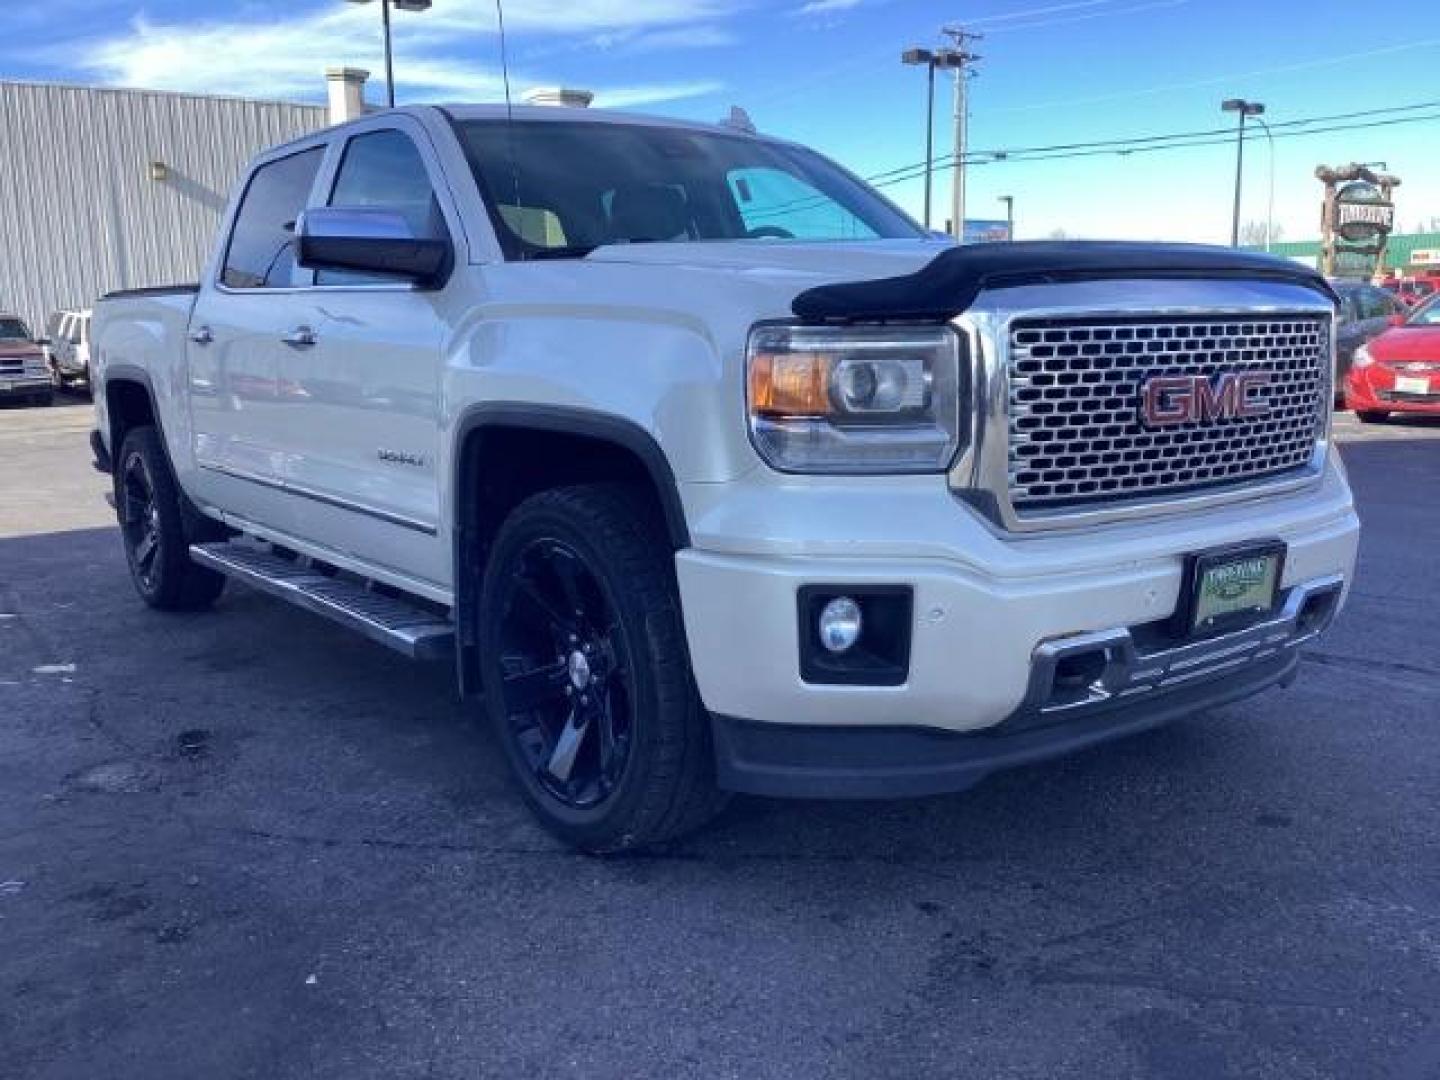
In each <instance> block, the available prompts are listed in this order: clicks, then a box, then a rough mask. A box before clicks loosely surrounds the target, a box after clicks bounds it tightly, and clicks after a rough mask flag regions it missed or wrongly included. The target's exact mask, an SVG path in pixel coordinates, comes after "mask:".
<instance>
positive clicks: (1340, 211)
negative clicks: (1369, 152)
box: [1333, 180, 1395, 243]
mask: <svg viewBox="0 0 1440 1080" xmlns="http://www.w3.org/2000/svg"><path fill="white" fill-rule="evenodd" d="M1333 206H1334V207H1335V211H1334V213H1335V221H1334V228H1335V231H1336V232H1337V233H1339V234H1340V236H1341V238H1342V239H1345V240H1348V241H1350V242H1351V243H1361V242H1363V241H1366V240H1376V239H1378V238H1380V237H1382V236H1388V235H1389V233H1390V231H1391V230H1392V229H1394V227H1395V204H1394V203H1392V202H1391V201H1390V200H1389V199H1387V198H1386V197H1385V193H1384V192H1382V191H1381V190H1380V188H1379V187H1378V186H1377V185H1375V184H1372V183H1370V182H1369V181H1366V180H1356V181H1354V182H1353V183H1349V184H1346V185H1345V186H1344V187H1342V188H1340V189H1339V190H1338V191H1336V192H1335V201H1334V203H1333Z"/></svg>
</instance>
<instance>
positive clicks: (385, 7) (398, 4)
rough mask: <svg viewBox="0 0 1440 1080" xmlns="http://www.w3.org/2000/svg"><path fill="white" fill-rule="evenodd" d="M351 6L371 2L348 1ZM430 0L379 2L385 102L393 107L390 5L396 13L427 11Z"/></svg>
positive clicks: (390, 0)
mask: <svg viewBox="0 0 1440 1080" xmlns="http://www.w3.org/2000/svg"><path fill="white" fill-rule="evenodd" d="M350 2H351V3H352V4H368V3H370V2H371V0H350ZM431 3H432V0H380V26H381V28H382V31H383V33H384V37H385V101H386V103H387V104H388V105H389V107H390V108H392V109H393V108H394V107H395V60H394V49H393V47H392V45H391V38H390V5H391V4H394V5H395V9H396V10H397V11H414V12H417V13H418V12H421V11H429V10H430V7H431Z"/></svg>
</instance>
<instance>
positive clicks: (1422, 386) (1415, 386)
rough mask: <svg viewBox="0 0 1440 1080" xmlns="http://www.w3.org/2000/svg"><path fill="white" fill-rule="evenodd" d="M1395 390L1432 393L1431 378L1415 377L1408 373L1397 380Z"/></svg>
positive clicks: (1405, 392)
mask: <svg viewBox="0 0 1440 1080" xmlns="http://www.w3.org/2000/svg"><path fill="white" fill-rule="evenodd" d="M1395 392H1396V393H1399V394H1428V393H1430V380H1429V379H1413V378H1411V377H1410V376H1408V375H1401V376H1399V377H1398V378H1397V379H1396V380H1395Z"/></svg>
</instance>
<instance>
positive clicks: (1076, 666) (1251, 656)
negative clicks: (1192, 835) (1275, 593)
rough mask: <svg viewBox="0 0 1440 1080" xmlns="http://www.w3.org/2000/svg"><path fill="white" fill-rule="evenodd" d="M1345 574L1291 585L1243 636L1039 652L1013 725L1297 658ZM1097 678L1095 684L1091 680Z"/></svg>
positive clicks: (1097, 641) (1073, 643)
mask: <svg viewBox="0 0 1440 1080" xmlns="http://www.w3.org/2000/svg"><path fill="white" fill-rule="evenodd" d="M1344 586H1345V581H1344V578H1343V577H1342V576H1341V575H1339V574H1332V575H1328V576H1326V577H1321V578H1316V579H1315V580H1312V581H1306V582H1302V583H1301V584H1298V585H1294V586H1292V587H1291V588H1290V589H1289V590H1288V591H1287V592H1286V594H1285V598H1284V602H1283V603H1282V604H1281V605H1280V608H1279V610H1278V611H1277V612H1276V613H1275V614H1274V615H1273V616H1272V617H1271V618H1268V619H1265V620H1264V621H1263V622H1259V623H1256V624H1255V625H1253V626H1249V627H1247V628H1246V629H1244V630H1238V631H1235V632H1234V633H1230V634H1222V635H1219V636H1216V637H1212V638H1204V639H1201V640H1198V641H1187V642H1184V643H1182V644H1178V645H1177V644H1169V645H1167V644H1165V643H1164V639H1163V638H1159V637H1158V635H1153V634H1152V635H1146V634H1144V633H1143V631H1136V630H1132V629H1131V628H1129V627H1115V628H1114V629H1110V630H1100V631H1094V632H1090V633H1084V634H1070V635H1066V636H1065V637H1060V638H1054V639H1051V640H1050V641H1046V642H1042V643H1041V644H1040V645H1039V646H1038V647H1037V648H1036V649H1035V652H1034V656H1033V662H1032V666H1031V674H1030V687H1029V691H1028V692H1027V693H1026V696H1025V701H1024V703H1023V704H1022V705H1021V707H1020V709H1019V710H1018V711H1017V713H1016V715H1015V716H1014V717H1012V718H1011V719H1010V720H1008V721H1006V723H1007V724H1016V723H1021V724H1024V723H1026V722H1041V723H1044V722H1049V721H1050V720H1058V719H1062V718H1067V717H1071V716H1076V715H1082V714H1085V713H1087V712H1090V711H1095V710H1099V709H1102V708H1106V707H1108V706H1113V705H1117V704H1121V703H1126V704H1129V703H1134V704H1137V705H1139V704H1142V703H1143V701H1144V700H1145V699H1146V698H1149V697H1154V696H1158V695H1162V694H1165V693H1168V692H1170V691H1175V690H1179V689H1182V688H1186V687H1191V686H1195V685H1198V684H1200V683H1203V682H1207V681H1211V680H1215V681H1219V680H1223V679H1224V678H1225V677H1226V676H1227V675H1232V674H1234V673H1235V672H1236V671H1238V670H1240V669H1244V668H1247V667H1250V666H1253V665H1256V664H1261V663H1264V662H1266V661H1272V660H1275V659H1277V658H1281V657H1284V656H1286V655H1287V654H1289V655H1293V654H1294V653H1295V652H1296V651H1297V650H1298V649H1299V648H1300V646H1302V645H1304V644H1305V643H1306V642H1308V641H1310V640H1311V639H1312V638H1314V637H1316V636H1317V635H1319V634H1320V633H1322V632H1323V631H1324V630H1325V628H1326V627H1328V626H1329V625H1330V623H1331V621H1332V620H1333V619H1334V617H1335V614H1336V612H1338V611H1339V609H1340V599H1341V595H1342V593H1343V591H1344ZM1092 675H1093V677H1091V676H1092Z"/></svg>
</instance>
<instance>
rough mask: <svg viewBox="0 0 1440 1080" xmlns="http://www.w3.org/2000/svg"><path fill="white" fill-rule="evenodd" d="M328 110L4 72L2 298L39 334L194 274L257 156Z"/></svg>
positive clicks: (316, 124) (0, 116)
mask: <svg viewBox="0 0 1440 1080" xmlns="http://www.w3.org/2000/svg"><path fill="white" fill-rule="evenodd" d="M327 122H328V120H327V116H326V111H325V109H324V108H319V107H315V106H309V105H287V104H283V103H278V102H261V101H244V100H239V99H235V98H210V97H200V96H195V95H189V94H167V93H160V92H156V91H148V90H108V89H97V88H91V87H76V86H51V85H43V84H32V83H7V82H0V152H3V154H4V157H5V161H4V165H3V167H0V310H8V311H13V312H17V313H18V314H20V315H22V316H24V317H25V318H26V319H27V320H29V322H30V324H31V328H32V329H34V330H35V332H36V333H39V332H40V328H41V326H42V325H43V323H44V321H45V318H46V316H47V315H48V314H49V313H50V312H51V311H54V310H57V309H59V308H69V307H88V306H89V305H90V304H91V303H92V302H93V301H94V299H95V297H97V296H100V295H101V294H103V293H106V292H109V291H110V290H112V289H130V288H140V287H143V286H147V285H166V284H170V283H173V282H181V281H193V280H195V279H196V278H197V277H198V275H199V273H200V270H201V268H202V267H203V265H204V263H205V260H206V258H207V257H208V256H209V253H210V248H211V245H212V244H213V242H214V239H215V232H216V228H217V227H218V225H219V222H220V216H221V214H222V213H223V212H224V209H225V204H226V202H227V200H228V198H229V194H230V189H231V187H232V186H233V185H234V184H235V183H236V182H237V181H238V180H239V179H240V176H241V173H242V171H243V169H244V167H245V165H246V164H247V163H248V162H249V160H250V159H251V158H252V157H253V156H254V155H255V154H257V153H258V152H260V151H261V150H263V149H265V148H266V147H269V146H273V145H275V144H276V143H281V142H285V141H287V140H289V139H293V138H295V137H297V136H299V135H303V134H305V133H306V132H310V131H314V130H316V129H317V128H321V127H324V126H325V125H326V123H327ZM152 161H160V162H164V163H165V165H166V167H167V169H168V171H169V176H168V178H167V179H165V180H163V181H156V180H151V179H150V163H151V162H152Z"/></svg>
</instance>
